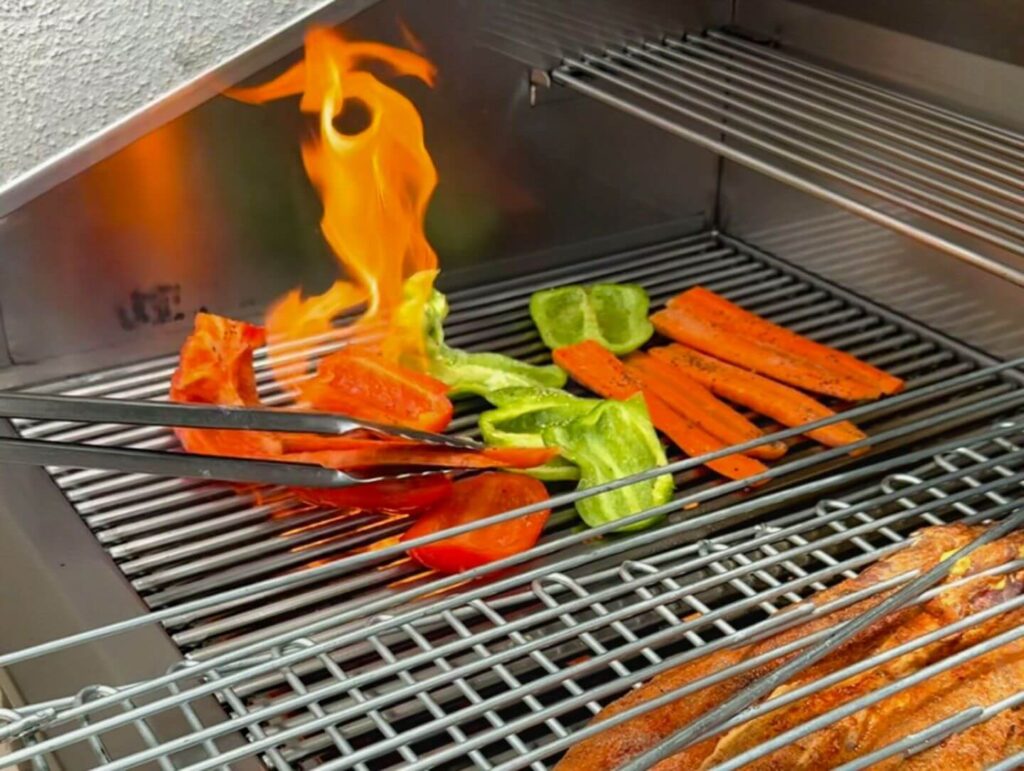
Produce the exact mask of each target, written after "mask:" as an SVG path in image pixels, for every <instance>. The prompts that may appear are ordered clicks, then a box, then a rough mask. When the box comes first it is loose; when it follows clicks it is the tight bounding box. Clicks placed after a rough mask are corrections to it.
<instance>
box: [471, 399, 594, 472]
mask: <svg viewBox="0 0 1024 771" xmlns="http://www.w3.org/2000/svg"><path fill="white" fill-rule="evenodd" d="M487 398H488V399H489V400H490V401H491V403H492V404H494V405H495V407H497V409H493V410H488V411H487V412H484V413H482V414H481V415H480V433H481V435H482V436H483V438H484V441H485V442H486V443H487V444H488V445H490V446H492V447H544V446H545V445H544V436H543V432H544V429H545V428H547V427H549V426H556V425H561V424H563V423H568V422H570V421H572V420H575V419H576V418H578V417H581V416H582V415H585V414H587V413H588V412H590V411H591V410H593V409H594V408H595V407H596V406H597V405H598V404H600V403H601V402H600V400H598V399H581V398H579V397H576V396H573V395H572V394H570V393H566V392H565V391H559V390H557V389H554V388H505V389H502V390H500V391H495V392H493V393H491V394H489V395H488V396H487ZM525 473H527V474H529V475H530V476H533V477H536V478H537V479H541V480H544V481H547V482H560V481H573V480H576V479H579V478H580V471H579V468H578V467H577V466H576V464H575V463H572V462H570V461H568V460H565V459H564V458H555V459H554V460H552V461H549V462H548V463H545V464H544V465H543V466H538V467H536V468H533V469H528V470H527V471H526V472H525Z"/></svg>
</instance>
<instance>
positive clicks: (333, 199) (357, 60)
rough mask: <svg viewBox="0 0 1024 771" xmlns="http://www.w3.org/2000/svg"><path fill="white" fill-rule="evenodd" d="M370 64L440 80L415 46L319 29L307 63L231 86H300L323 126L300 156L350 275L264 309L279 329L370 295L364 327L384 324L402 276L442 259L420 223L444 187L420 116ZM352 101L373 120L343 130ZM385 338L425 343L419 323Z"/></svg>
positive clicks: (394, 346) (294, 90)
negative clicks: (439, 188)
mask: <svg viewBox="0 0 1024 771" xmlns="http://www.w3.org/2000/svg"><path fill="white" fill-rule="evenodd" d="M371 62H376V63H379V64H383V65H385V68H386V70H387V71H388V72H389V73H390V74H391V75H394V76H402V75H408V76H412V77H415V78H418V79H419V80H421V81H423V82H424V83H426V84H427V85H429V86H432V85H433V84H434V78H435V74H436V70H435V68H434V65H433V64H431V63H430V62H429V61H428V60H427V59H425V58H424V57H422V56H420V55H419V54H417V53H413V52H411V51H404V50H401V49H398V48H392V47H390V46H386V45H383V44H379V43H365V42H350V41H347V40H345V39H344V38H343V37H342V36H341V35H340V34H339V33H338V32H336V31H334V30H328V29H320V28H315V29H312V30H310V31H309V32H308V33H307V35H306V54H305V59H304V61H302V62H300V63H298V64H296V65H295V66H294V67H292V68H291V69H289V70H288V71H287V72H285V73H284V74H282V75H281V76H279V77H278V78H276V79H274V80H273V81H271V82H269V83H266V84H264V85H261V86H255V87H252V88H237V89H232V90H230V91H228V92H227V94H228V95H229V96H231V97H233V98H235V99H238V100H241V101H244V102H249V103H252V104H260V103H263V102H266V101H269V100H272V99H279V98H282V97H286V96H292V95H295V94H300V93H301V94H302V100H301V102H300V104H299V108H300V109H301V110H302V111H303V112H307V113H313V114H316V115H318V116H319V121H318V127H319V130H318V134H317V136H315V137H313V138H312V139H310V140H308V141H306V142H304V143H303V146H302V158H303V161H304V163H305V167H306V172H307V173H308V174H309V177H310V180H311V181H312V182H313V184H314V186H315V187H316V188H317V191H318V192H319V194H320V197H321V199H322V201H323V206H324V214H323V219H322V220H321V222H320V226H321V229H322V230H323V234H324V236H325V238H326V239H327V242H328V243H329V244H330V246H331V248H332V249H333V251H334V253H335V255H336V256H337V258H338V261H339V262H340V263H341V267H342V270H343V272H344V276H345V277H344V278H343V279H339V280H338V281H336V282H335V283H334V284H333V286H331V288H330V289H328V290H327V291H326V292H324V293H323V294H321V295H318V296H315V297H303V296H302V294H301V292H300V291H299V290H298V289H296V290H293V291H291V292H289V293H288V294H287V295H286V296H285V297H284V298H282V299H281V300H279V301H278V302H277V303H276V304H275V305H274V306H273V307H272V308H271V309H270V311H269V313H268V315H267V330H268V332H269V333H270V335H271V336H272V337H275V338H277V337H280V338H284V339H287V340H296V339H300V338H302V337H306V336H309V335H315V334H319V333H323V332H327V331H329V330H330V329H331V328H332V321H333V320H334V319H335V318H336V317H338V316H339V315H341V314H342V313H345V312H346V311H351V310H353V309H354V308H356V307H358V306H360V305H362V304H363V303H365V304H366V310H365V312H364V313H363V315H362V317H361V319H360V322H359V324H360V325H364V324H366V323H367V322H370V321H375V322H387V321H388V320H389V319H390V316H391V314H392V313H393V312H394V310H395V309H396V308H397V307H398V306H399V304H400V303H401V301H402V286H403V283H404V281H405V279H407V278H408V277H409V276H411V275H413V274H414V273H417V272H419V271H421V270H433V269H436V267H437V255H436V254H435V253H434V250H433V249H432V248H431V246H430V244H429V243H428V242H427V238H426V235H425V233H424V229H423V220H424V217H425V215H426V210H427V204H428V203H429V201H430V197H431V195H432V194H433V192H434V188H435V187H436V185H437V171H436V170H435V168H434V164H433V161H432V160H431V158H430V155H429V153H428V152H427V148H426V146H425V145H424V141H423V122H422V120H421V119H420V115H419V113H418V112H417V111H416V107H415V106H414V105H413V104H412V102H410V101H409V100H408V99H407V98H406V97H405V96H403V95H402V94H400V93H399V92H397V91H395V90H394V89H392V88H390V87H388V86H386V85H385V84H384V83H382V82H381V81H380V80H379V79H378V78H377V77H376V76H374V75H373V74H371V73H370V72H368V71H366V69H365V66H366V65H367V64H369V63H371ZM354 102H358V103H360V104H361V106H362V107H363V108H365V110H366V111H367V112H368V113H369V123H368V125H367V126H366V127H365V128H362V129H361V130H359V131H357V132H356V133H344V132H343V131H340V130H339V129H338V128H337V127H336V125H335V119H337V118H338V117H339V116H340V115H341V114H342V111H343V110H344V109H345V108H346V105H347V106H349V107H351V106H352V105H353V103H354ZM414 327H415V328H414ZM387 338H388V345H387V346H386V348H387V350H385V351H384V353H385V354H386V355H390V356H397V355H398V354H399V353H410V352H411V353H413V354H414V355H417V354H420V352H422V350H423V346H424V342H423V340H422V330H421V328H419V325H415V324H414V325H409V324H408V323H403V324H401V325H400V327H399V328H396V329H393V330H389V333H388V335H387Z"/></svg>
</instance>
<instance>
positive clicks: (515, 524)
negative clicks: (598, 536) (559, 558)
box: [402, 471, 551, 573]
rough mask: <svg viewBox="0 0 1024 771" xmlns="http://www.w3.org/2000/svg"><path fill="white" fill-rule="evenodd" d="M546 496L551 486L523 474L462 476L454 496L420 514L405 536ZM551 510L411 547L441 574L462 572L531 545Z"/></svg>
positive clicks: (426, 532)
mask: <svg viewBox="0 0 1024 771" xmlns="http://www.w3.org/2000/svg"><path fill="white" fill-rule="evenodd" d="M547 499H548V492H547V489H546V488H545V487H544V485H543V484H542V483H541V482H538V481H537V480H536V479H533V478H532V477H528V476H522V475H520V474H507V473H502V472H496V471H491V472H487V473H484V474H479V475H477V476H473V477H470V478H468V479H460V480H459V481H457V482H455V483H454V485H453V489H452V493H451V495H449V496H448V497H447V498H445V499H444V500H442V501H440V502H438V503H436V504H434V505H433V506H431V507H430V508H429V509H427V510H426V511H425V512H423V513H422V514H421V515H420V516H419V517H417V519H416V521H415V522H414V523H413V524H412V526H411V527H410V528H409V529H408V530H406V531H405V534H404V535H403V536H402V540H403V541H408V540H411V539H413V538H419V537H422V536H425V535H430V534H432V533H438V532H441V531H442V530H447V529H448V528H452V527H456V526H457V525H463V524H466V523H469V522H475V521H477V520H480V519H483V518H485V517H490V516H493V515H495V514H500V513H502V512H504V511H510V510H512V509H515V508H518V507H520V506H526V505H529V504H532V503H540V502H541V501H545V500H547ZM550 514H551V510H550V509H544V510H543V511H538V512H536V513H534V514H527V515H525V516H522V517H518V518H516V519H511V520H508V521H507V522H498V523H496V524H493V525H487V526H486V527H482V528H480V529H478V530H471V531H469V532H468V533H462V534H461V535H456V536H452V537H451V538H445V539H443V540H440V541H435V542H434V543H430V544H426V545H425V546H416V547H413V548H412V549H410V550H409V554H410V556H411V557H412V558H413V559H415V560H416V561H417V562H419V563H420V564H421V565H423V566H424V567H428V568H433V569H434V570H438V571H441V572H442V573H461V572H463V571H465V570H470V569H472V568H475V567H479V566H480V565H485V564H487V563H488V562H494V561H495V560H499V559H503V558H505V557H511V556H512V555H514V554H519V553H520V552H524V551H526V550H527V549H530V548H532V547H533V545H534V544H535V543H537V539H538V538H540V534H541V532H542V531H543V530H544V524H545V523H546V522H547V520H548V516H549V515H550Z"/></svg>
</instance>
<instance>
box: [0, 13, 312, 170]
mask: <svg viewBox="0 0 1024 771" xmlns="http://www.w3.org/2000/svg"><path fill="white" fill-rule="evenodd" d="M319 4H320V2H319V0H0V185H3V183H4V182H5V181H8V180H10V179H11V178H12V177H15V176H17V175H18V174H20V173H22V172H25V171H28V170H29V169H31V168H32V167H33V166H35V165H36V164H38V163H40V162H41V161H43V160H45V159H46V158H48V157H50V156H51V155H53V154H55V153H57V152H60V151H61V150H64V149H66V148H67V147H69V146H71V145H73V144H74V143H75V142H77V141H78V140H80V139H82V138H83V137H86V136H88V135H89V134H91V133H93V132H95V131H96V130H98V129H100V128H103V127H104V126H106V125H108V124H109V123H111V122H112V121H114V120H116V119H118V118H119V117H121V116H122V115H124V114H125V113H127V112H129V111H131V110H133V109H135V108H137V107H140V106H141V105H143V104H145V103H146V102H148V101H150V100H151V99H153V98H154V97H156V96H158V95H160V94H161V93H163V92H165V91H166V90H168V89H169V88H171V87H172V86H174V85H175V84H176V83H178V82H180V81H181V80H183V79H187V78H189V77H190V76H192V75H195V74H196V73H198V72H200V71H202V70H204V69H206V68H207V67H209V66H211V65H213V64H216V63H218V62H220V61H221V60H223V59H224V58H226V57H228V56H230V55H231V54H232V53H234V52H235V51H237V50H239V49H240V48H243V47H245V46H246V45H247V44H249V43H251V42H253V41H254V40H256V39H257V38H259V37H261V36H263V35H264V34H266V33H268V32H270V31H272V30H273V29H275V28H277V27H279V26H280V25H282V24H284V23H285V22H287V21H288V20H290V19H291V18H293V17H294V16H296V15H297V14H299V13H300V12H302V11H304V10H307V9H308V8H311V7H313V6H314V5H319Z"/></svg>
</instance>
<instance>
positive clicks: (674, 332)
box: [651, 307, 882, 401]
mask: <svg viewBox="0 0 1024 771" xmlns="http://www.w3.org/2000/svg"><path fill="white" fill-rule="evenodd" d="M651 323H653V324H654V328H655V329H657V330H658V331H659V332H660V333H661V334H663V335H664V336H665V337H668V338H671V339H672V340H675V341H676V342H677V343H683V344H684V345H688V346H690V347H692V348H696V349H697V350H700V351H703V352H704V353H709V354H711V355H712V356H717V357H718V358H720V359H724V360H726V361H729V362H732V363H733V364H737V365H739V366H741V367H744V368H745V369H750V370H754V371H755V372H760V373H761V374H763V375H768V376H770V377H773V378H775V379H776V380H781V381H782V382H783V383H788V384H789V385H794V386H797V387H798V388H805V389H807V390H808V391H814V392H816V393H821V394H826V395H828V396H835V397H838V398H840V399H847V400H849V401H861V400H864V399H877V398H878V397H879V396H881V394H882V392H881V391H880V390H879V389H878V388H877V387H874V386H870V385H867V384H865V383H862V382H860V381H859V380H854V379H852V378H849V377H845V376H842V375H838V374H836V373H835V372H833V371H832V370H828V369H825V368H823V367H820V366H818V365H816V364H814V363H813V362H809V361H808V360H806V359H804V358H800V357H797V356H793V355H792V354H790V353H786V352H784V351H779V350H777V349H775V348H772V347H770V346H768V345H765V344H763V343H760V342H758V341H756V340H752V339H750V338H749V337H747V336H746V335H742V334H737V333H736V332H734V331H732V330H731V329H728V328H726V327H724V326H722V325H721V324H719V323H717V322H715V321H713V320H711V319H709V318H708V317H707V315H706V314H705V313H703V312H698V313H694V312H693V311H692V310H690V309H684V308H678V307H677V308H666V309H665V310H662V311H658V312H657V313H655V314H654V315H653V316H651Z"/></svg>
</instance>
